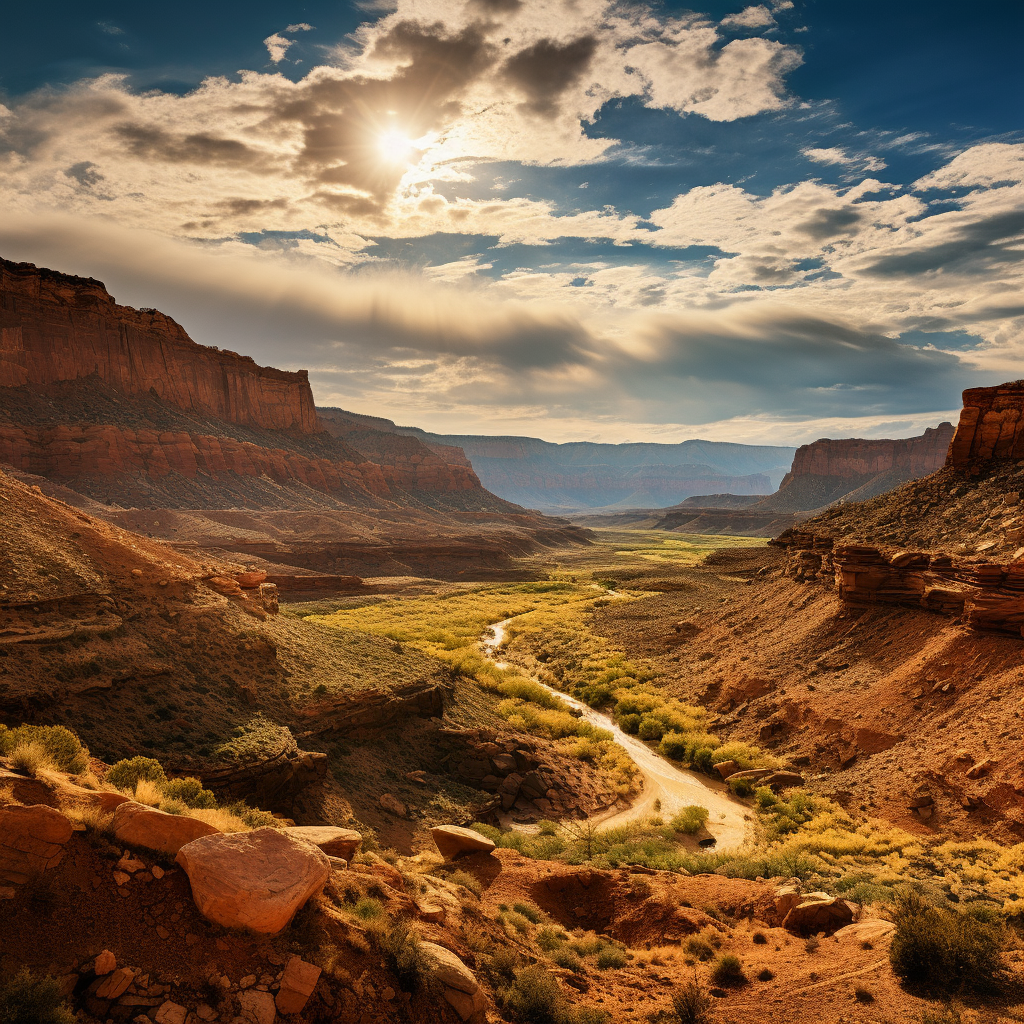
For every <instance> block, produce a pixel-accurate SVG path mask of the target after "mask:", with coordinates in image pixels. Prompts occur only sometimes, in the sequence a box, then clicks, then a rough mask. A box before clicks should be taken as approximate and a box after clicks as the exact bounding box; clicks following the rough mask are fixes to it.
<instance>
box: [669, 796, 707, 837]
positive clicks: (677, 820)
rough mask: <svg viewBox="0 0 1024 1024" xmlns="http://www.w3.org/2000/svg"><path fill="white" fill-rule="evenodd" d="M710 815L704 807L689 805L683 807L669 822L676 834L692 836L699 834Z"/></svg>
mask: <svg viewBox="0 0 1024 1024" xmlns="http://www.w3.org/2000/svg"><path fill="white" fill-rule="evenodd" d="M709 817H710V814H709V812H708V809H707V808H706V807H700V806H698V805H697V804H691V805H690V806H689V807H684V808H683V809H682V810H681V811H680V812H679V813H678V814H677V815H676V816H675V817H674V818H673V819H672V821H671V825H672V827H673V828H674V829H675V830H676V831H677V832H684V833H685V834H686V835H688V836H692V835H694V834H695V833H697V832H699V831H700V830H701V829H702V828H703V827H704V826H705V825H706V824H707V823H708V818H709Z"/></svg>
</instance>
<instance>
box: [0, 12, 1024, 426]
mask: <svg viewBox="0 0 1024 1024" xmlns="http://www.w3.org/2000/svg"><path fill="white" fill-rule="evenodd" d="M48 15H49V16H48V17H47V18H46V19H45V21H44V20H43V19H40V18H39V17H38V16H33V12H32V11H30V10H29V9H28V8H25V7H22V8H21V9H19V10H18V11H16V12H15V13H14V14H13V17H11V16H8V17H7V19H6V24H5V32H4V36H3V39H2V41H0V48H2V57H3V59H2V60H0V103H2V104H3V107H2V109H0V254H2V255H4V256H6V257H8V258H13V259H25V260H31V261H33V262H36V263H41V264H46V265H50V266H54V267H57V268H59V269H64V270H68V271H71V272H76V273H83V274H89V275H91V276H97V277H100V278H102V279H103V280H105V281H106V283H107V284H108V286H109V287H110V289H111V291H112V292H113V293H114V294H115V295H116V296H117V298H118V299H119V300H120V301H124V302H128V303H130V304H133V305H149V306H159V307H160V308H162V309H164V310H165V311H167V312H169V313H170V314H171V315H172V316H174V317H175V318H176V319H178V320H179V321H180V322H181V323H182V324H183V325H184V326H185V327H186V329H187V330H189V332H190V334H191V335H192V336H193V337H194V338H195V339H196V340H199V341H203V342H206V343H209V344H218V345H220V346H221V347H227V348H232V349H235V350H238V351H243V352H247V353H249V354H252V355H253V356H254V357H255V358H257V359H260V360H261V361H264V362H268V363H273V364H275V365H282V366H288V367H299V366H303V367H308V368H309V369H310V374H311V380H312V382H313V385H314V390H315V392H316V394H317V398H318V400H319V401H321V402H322V403H324V404H338V405H342V406H344V407H347V408H351V409H355V410H357V411H360V412H367V413H374V414H378V415H385V416H389V417H392V418H395V419H398V420H400V421H402V422H409V423H416V424H419V425H422V426H424V427H428V428H431V429H436V430H443V431H445V432H459V431H473V432H493V433H499V432H501V433H505V432H509V431H516V432H522V433H530V434H535V435H540V436H544V437H547V438H549V439H552V440H569V439H599V440H607V441H618V440H633V441H636V440H682V439H684V438H686V437H692V436H702V437H712V438H719V439H727V440H750V441H757V442H762V443H764V442H769V443H770V442H771V441H772V440H775V441H777V442H779V443H792V442H800V441H805V440H809V439H813V438H814V437H817V436H823V435H828V436H852V435H860V436H880V435H881V434H884V433H889V434H910V433H915V432H918V431H919V430H920V429H921V428H922V427H923V426H926V425H929V424H931V423H934V422H937V420H938V419H940V418H942V417H944V416H949V415H952V414H955V410H956V409H957V408H958V406H959V391H960V390H961V389H963V388H964V387H969V386H976V385H978V384H984V383H994V382H997V381H999V380H1004V379H1010V378H1016V377H1020V376H1022V375H1024V374H1022V373H1021V369H1020V367H1021V356H1022V355H1024V337H1022V334H1024V302H1022V300H1021V299H1020V295H1021V284H1022V283H1024V282H1022V281H1021V273H1020V267H1021V256H1020V254H1021V252H1022V242H1021V240H1022V237H1024V200H1022V195H1024V186H1022V179H1024V132H1022V129H1024V119H1022V105H1024V99H1022V98H1024V82H1022V77H1024V76H1022V58H1021V56H1020V53H1019V50H1020V45H1019V41H1020V39H1021V38H1022V37H1024V7H1022V5H1020V4H1018V3H1009V2H1003V3H992V4H987V5H981V9H979V10H974V9H967V8H965V7H963V5H956V6H954V5H953V4H947V3H923V2H917V0H911V2H901V3H892V2H891V0H890V2H888V3H881V2H875V0H868V2H858V3H856V4H838V3H834V2H829V0H811V2H803V0H774V2H766V3H764V4H747V5H744V4H742V3H733V4H730V3H723V2H715V3H705V4H702V5H698V6H697V7H694V8H683V7H681V6H676V5H650V6H644V5H633V6H630V7H619V6H616V5H614V4H610V3H608V2H606V0H572V2H568V0H545V2H538V0H466V2H463V0H458V2H455V0H396V3H395V4H394V5H393V6H383V5H378V6H374V7H372V8H371V7H369V6H365V5H364V6H362V7H356V6H355V5H346V4H338V3H332V4H326V3H306V4H285V3H260V2H255V3H248V4H246V5H233V4H219V5H209V4H206V5H203V6H200V5H198V4H192V3H188V2H185V3H178V4H176V5H174V6H173V7H170V6H161V5H138V4H134V3H133V4H128V3H109V4H97V3H86V4H76V5H70V4H56V5H51V6H50V7H49V8H48ZM5 211H6V215H4V213H5Z"/></svg>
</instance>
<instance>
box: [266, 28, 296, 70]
mask: <svg viewBox="0 0 1024 1024" xmlns="http://www.w3.org/2000/svg"><path fill="white" fill-rule="evenodd" d="M294 42H295V40H294V39H285V37H284V36H282V35H278V33H276V32H275V33H274V34H273V35H272V36H267V38H266V39H264V40H263V45H264V46H265V47H266V48H267V53H269V54H270V59H271V60H272V61H273V62H274V63H275V64H280V63H281V61H283V60H284V59H285V57H286V56H287V54H288V48H289V47H290V46H291V45H292V44H293V43H294Z"/></svg>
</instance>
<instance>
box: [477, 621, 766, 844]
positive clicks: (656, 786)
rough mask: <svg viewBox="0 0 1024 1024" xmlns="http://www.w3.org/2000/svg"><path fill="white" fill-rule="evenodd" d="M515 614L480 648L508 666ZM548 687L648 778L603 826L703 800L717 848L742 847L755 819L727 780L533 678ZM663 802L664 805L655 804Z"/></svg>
mask: <svg viewBox="0 0 1024 1024" xmlns="http://www.w3.org/2000/svg"><path fill="white" fill-rule="evenodd" d="M511 621H512V619H503V620H502V621H501V622H495V623H494V624H493V625H492V626H491V627H490V630H489V635H487V634H485V636H484V638H483V639H482V640H481V641H480V646H481V649H482V650H483V652H484V654H485V655H486V657H487V658H488V659H489V660H490V661H492V662H494V664H495V665H496V666H497V667H498V668H508V667H509V666H508V663H507V662H505V661H499V660H498V659H497V658H495V657H494V655H495V653H496V651H497V650H498V648H499V647H500V646H501V644H502V643H503V642H504V640H505V631H506V629H507V627H508V624H509V623H510V622H511ZM531 678H533V679H534V680H535V681H536V682H538V683H540V685H541V686H543V687H544V688H545V689H546V690H548V691H550V692H551V693H553V694H554V695H555V696H556V697H558V698H559V699H560V700H561V701H563V702H564V703H565V704H566V705H568V706H569V707H570V708H574V709H575V710H577V711H578V712H580V714H581V715H582V717H583V718H585V719H586V720H587V721H588V722H590V723H592V724H593V725H596V726H598V727H599V728H601V729H607V730H608V731H609V732H610V733H611V734H612V735H613V737H614V739H615V742H616V743H618V744H619V745H620V746H622V747H623V748H624V749H625V750H626V752H627V753H628V754H629V756H630V757H631V758H632V759H633V761H634V763H635V764H636V766H637V768H638V769H639V770H640V773H641V774H642V775H643V777H644V790H643V793H641V795H640V796H639V797H638V799H637V800H636V801H635V802H634V803H633V804H632V805H631V806H629V807H628V808H626V809H625V810H613V811H611V812H607V813H606V814H604V815H602V816H601V817H600V818H598V819H596V820H598V821H599V822H600V823H601V825H603V826H604V827H606V828H607V827H610V826H613V825H623V824H625V823H626V822H628V821H632V820H635V819H637V818H646V817H651V816H653V815H656V814H660V815H661V816H662V817H663V818H664V819H665V820H666V821H668V820H669V819H670V818H672V817H673V815H675V814H676V812H677V811H679V810H680V809H681V808H683V807H686V806H690V805H698V806H700V807H706V808H707V809H708V814H709V818H708V825H707V830H708V832H710V833H711V835H712V836H714V838H715V840H716V845H715V849H716V850H722V849H728V848H731V847H735V846H739V845H740V844H741V843H742V842H743V840H744V839H745V838H746V835H747V826H748V825H749V822H750V817H751V814H750V809H749V808H748V807H747V806H746V805H744V804H743V803H741V802H740V801H739V800H737V799H736V797H734V796H733V795H732V793H731V792H730V790H729V787H728V786H726V785H725V783H724V782H718V781H717V780H715V779H711V778H709V777H708V776H706V775H700V774H699V773H697V772H691V771H687V770H686V769H683V768H677V767H676V766H675V765H674V764H672V762H671V761H669V760H667V759H666V758H664V757H662V756H661V755H660V754H659V753H658V752H657V751H655V750H652V749H651V748H650V747H649V746H647V744H646V743H644V741H643V740H641V739H638V738H637V737H636V736H630V734H629V733H627V732H623V731H622V729H620V728H619V726H618V725H617V724H616V723H615V722H614V721H613V720H612V719H611V718H610V717H609V716H608V715H606V714H604V713H602V712H601V711H598V710H596V709H595V708H592V707H590V706H589V705H587V704H585V703H583V701H581V700H577V699H576V698H575V697H570V696H569V695H568V694H567V693H562V691H561V690H556V689H555V688H554V687H553V686H548V684H547V683H545V682H543V681H542V680H540V679H537V677H536V676H533V677H531ZM658 800H660V801H661V809H660V810H657V809H656V808H655V806H654V804H655V801H658Z"/></svg>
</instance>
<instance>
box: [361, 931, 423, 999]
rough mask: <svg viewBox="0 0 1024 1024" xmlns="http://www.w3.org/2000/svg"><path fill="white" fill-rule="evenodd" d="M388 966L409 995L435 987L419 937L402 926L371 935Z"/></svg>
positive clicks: (372, 932)
mask: <svg viewBox="0 0 1024 1024" xmlns="http://www.w3.org/2000/svg"><path fill="white" fill-rule="evenodd" d="M370 934H371V935H372V937H373V942H374V945H376V947H377V950H378V951H379V952H380V954H381V957H382V958H383V960H384V964H385V966H386V967H387V968H388V970H390V971H391V973H392V974H394V975H395V977H396V978H398V980H399V982H400V983H401V985H402V988H403V989H404V990H405V991H406V992H412V991H414V990H415V989H417V988H421V987H423V988H430V987H433V974H432V973H431V970H430V965H429V963H428V962H427V960H426V957H425V956H424V955H423V950H422V949H421V948H420V940H419V936H418V935H416V934H415V933H414V932H411V931H410V930H409V926H408V925H407V924H404V923H402V922H399V923H396V924H393V925H391V926H389V927H379V928H374V929H372V930H371V931H370Z"/></svg>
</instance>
